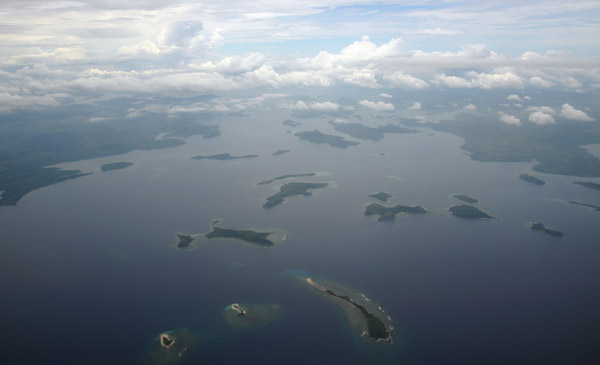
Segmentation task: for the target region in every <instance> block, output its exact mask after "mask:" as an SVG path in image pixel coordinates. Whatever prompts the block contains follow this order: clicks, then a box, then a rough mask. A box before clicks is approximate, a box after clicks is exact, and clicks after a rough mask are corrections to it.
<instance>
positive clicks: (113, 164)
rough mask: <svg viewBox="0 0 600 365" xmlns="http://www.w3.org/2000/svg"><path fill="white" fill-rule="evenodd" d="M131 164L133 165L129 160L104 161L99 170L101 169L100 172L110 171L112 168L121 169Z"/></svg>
mask: <svg viewBox="0 0 600 365" xmlns="http://www.w3.org/2000/svg"><path fill="white" fill-rule="evenodd" d="M131 165H133V163H131V162H111V163H105V164H103V165H101V166H100V170H102V172H105V171H112V170H121V169H124V168H126V167H129V166H131Z"/></svg>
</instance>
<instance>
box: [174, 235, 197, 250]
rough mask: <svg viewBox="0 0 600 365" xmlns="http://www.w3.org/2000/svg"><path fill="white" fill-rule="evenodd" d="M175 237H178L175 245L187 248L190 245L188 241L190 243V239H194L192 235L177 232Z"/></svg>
mask: <svg viewBox="0 0 600 365" xmlns="http://www.w3.org/2000/svg"><path fill="white" fill-rule="evenodd" d="M177 238H178V239H179V242H178V243H177V247H179V248H187V247H189V246H190V243H192V241H194V238H193V237H192V236H189V235H186V234H179V233H178V234H177Z"/></svg>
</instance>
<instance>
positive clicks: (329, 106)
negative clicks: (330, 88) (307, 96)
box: [310, 101, 340, 112]
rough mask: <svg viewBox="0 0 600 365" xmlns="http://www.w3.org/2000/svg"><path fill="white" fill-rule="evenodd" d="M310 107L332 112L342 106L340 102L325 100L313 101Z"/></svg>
mask: <svg viewBox="0 0 600 365" xmlns="http://www.w3.org/2000/svg"><path fill="white" fill-rule="evenodd" d="M310 108H311V109H313V110H318V111H322V112H331V111H336V110H338V109H339V108H340V105H339V104H338V103H333V102H331V101H324V102H316V101H315V102H312V103H310Z"/></svg>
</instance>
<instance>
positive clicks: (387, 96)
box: [379, 93, 393, 98]
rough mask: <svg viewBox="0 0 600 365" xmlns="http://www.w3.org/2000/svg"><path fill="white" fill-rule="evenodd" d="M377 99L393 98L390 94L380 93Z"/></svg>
mask: <svg viewBox="0 0 600 365" xmlns="http://www.w3.org/2000/svg"><path fill="white" fill-rule="evenodd" d="M379 97H380V98H392V97H393V96H392V95H390V94H386V93H381V94H379Z"/></svg>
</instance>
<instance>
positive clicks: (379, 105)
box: [358, 100, 395, 111]
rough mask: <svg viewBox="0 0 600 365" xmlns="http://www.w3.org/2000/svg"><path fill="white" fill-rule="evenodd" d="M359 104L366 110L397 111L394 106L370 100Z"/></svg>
mask: <svg viewBox="0 0 600 365" xmlns="http://www.w3.org/2000/svg"><path fill="white" fill-rule="evenodd" d="M358 104H359V105H361V106H363V107H365V108H369V109H373V110H378V111H392V110H394V109H395V108H394V105H393V104H390V103H384V102H383V101H378V102H374V101H369V100H361V101H359V102H358Z"/></svg>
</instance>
